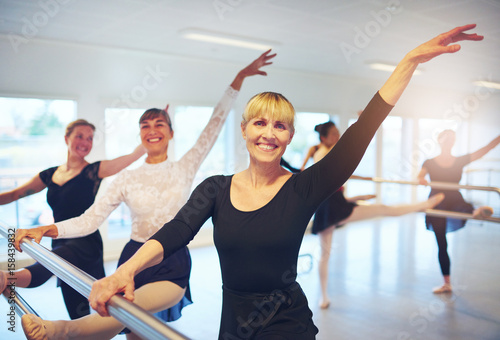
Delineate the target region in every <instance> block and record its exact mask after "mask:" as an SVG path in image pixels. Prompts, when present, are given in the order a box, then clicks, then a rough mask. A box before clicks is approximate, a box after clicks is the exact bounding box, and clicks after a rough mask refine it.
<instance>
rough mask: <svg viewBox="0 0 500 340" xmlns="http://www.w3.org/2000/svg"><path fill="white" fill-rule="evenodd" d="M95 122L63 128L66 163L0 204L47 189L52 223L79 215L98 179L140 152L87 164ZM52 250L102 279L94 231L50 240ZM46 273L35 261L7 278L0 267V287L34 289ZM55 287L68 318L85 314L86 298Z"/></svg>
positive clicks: (100, 252)
mask: <svg viewBox="0 0 500 340" xmlns="http://www.w3.org/2000/svg"><path fill="white" fill-rule="evenodd" d="M94 131H95V126H94V125H93V124H91V123H89V122H87V121H86V120H84V119H78V120H75V121H74V122H71V123H69V124H68V126H67V127H66V133H65V135H64V140H65V142H66V144H67V146H68V155H67V160H66V163H65V164H63V165H60V166H55V167H52V168H49V169H47V170H44V171H42V172H40V173H39V174H37V175H36V176H34V177H33V178H32V179H31V180H29V181H28V182H27V183H25V184H23V185H21V186H19V187H17V188H15V189H13V190H11V191H8V192H4V193H1V194H0V204H8V203H11V202H14V201H17V200H19V199H21V198H23V197H26V196H29V195H33V194H35V193H38V192H40V191H42V190H43V189H45V188H47V202H48V204H49V205H50V207H51V208H52V212H53V216H54V221H55V222H59V221H63V220H66V219H68V218H72V217H75V216H79V215H81V214H82V213H83V212H84V211H85V210H87V208H88V207H90V206H91V205H92V203H94V199H95V196H96V194H97V190H98V189H99V186H100V184H101V181H102V179H103V178H105V177H108V176H113V175H115V174H116V173H118V172H119V171H120V170H122V169H124V168H125V167H127V166H129V165H130V164H132V163H133V162H134V161H136V160H137V159H139V158H140V157H141V156H142V155H144V153H145V149H144V148H143V147H142V145H139V146H138V147H137V148H136V149H135V150H134V151H133V152H132V153H131V154H129V155H126V156H122V157H118V158H116V159H113V160H104V161H97V162H94V163H92V164H89V163H88V162H87V161H86V160H85V157H86V156H87V155H88V154H89V153H90V151H91V150H92V145H93V138H94ZM52 251H53V252H54V253H56V254H57V255H59V256H61V257H62V258H64V259H65V260H67V261H69V262H70V263H72V264H74V265H75V266H77V267H78V268H80V269H82V270H83V271H85V272H86V273H88V274H90V275H92V276H94V277H96V278H101V277H104V264H103V258H102V257H103V249H102V239H101V234H100V233H99V231H95V232H94V233H92V234H90V235H88V236H85V237H78V238H70V239H65V240H53V241H52ZM52 275H53V274H52V273H51V272H50V271H49V270H48V269H46V268H45V267H44V266H42V265H41V264H39V263H38V262H37V263H35V264H33V265H31V266H28V267H26V268H23V269H20V270H17V271H15V275H14V276H12V275H11V274H10V273H8V272H3V271H0V291H3V290H4V289H5V287H6V285H7V284H10V283H12V282H14V284H15V285H16V287H23V288H34V287H38V286H40V285H42V284H43V283H45V282H47V281H48V280H49V279H50V278H51V277H52ZM58 286H60V287H61V291H62V294H63V298H64V303H65V305H66V309H67V310H68V314H69V316H70V318H71V319H76V318H79V317H82V316H85V315H88V314H89V313H90V306H89V303H88V300H87V298H85V297H84V296H82V295H81V294H80V293H78V292H77V291H76V290H74V289H73V288H71V287H70V286H69V285H67V284H66V283H65V282H63V281H61V280H58Z"/></svg>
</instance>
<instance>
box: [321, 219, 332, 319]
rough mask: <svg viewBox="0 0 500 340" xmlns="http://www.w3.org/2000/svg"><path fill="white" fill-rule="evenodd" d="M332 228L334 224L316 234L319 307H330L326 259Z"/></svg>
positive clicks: (327, 257)
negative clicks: (317, 238) (317, 240)
mask: <svg viewBox="0 0 500 340" xmlns="http://www.w3.org/2000/svg"><path fill="white" fill-rule="evenodd" d="M334 230H335V226H331V227H329V228H327V229H325V230H323V231H321V232H320V233H319V234H318V235H319V240H320V244H321V257H320V260H319V268H318V271H319V282H320V285H321V302H320V304H319V306H320V308H321V309H326V308H328V307H330V297H329V296H328V261H329V259H330V254H331V251H332V239H333V231H334Z"/></svg>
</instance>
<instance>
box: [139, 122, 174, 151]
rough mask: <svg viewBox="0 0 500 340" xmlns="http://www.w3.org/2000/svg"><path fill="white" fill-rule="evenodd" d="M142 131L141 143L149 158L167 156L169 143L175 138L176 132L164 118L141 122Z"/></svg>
mask: <svg viewBox="0 0 500 340" xmlns="http://www.w3.org/2000/svg"><path fill="white" fill-rule="evenodd" d="M140 131H141V142H142V145H143V146H144V147H145V148H146V151H147V153H148V156H161V155H166V154H167V150H168V143H169V141H170V140H171V139H172V137H173V136H174V132H173V131H172V130H171V129H170V126H169V124H168V122H167V121H166V120H165V118H164V117H163V116H161V115H160V116H158V117H156V118H152V119H146V120H143V121H141V123H140Z"/></svg>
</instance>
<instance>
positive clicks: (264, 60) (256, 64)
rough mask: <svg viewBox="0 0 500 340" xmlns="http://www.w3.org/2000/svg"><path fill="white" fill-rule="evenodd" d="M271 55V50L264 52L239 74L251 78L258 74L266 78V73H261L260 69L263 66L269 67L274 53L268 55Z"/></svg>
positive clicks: (274, 55)
mask: <svg viewBox="0 0 500 340" xmlns="http://www.w3.org/2000/svg"><path fill="white" fill-rule="evenodd" d="M269 53H271V50H267V51H266V52H264V53H262V54H261V55H260V57H258V58H257V59H255V60H254V61H252V63H251V64H250V65H248V66H247V67H245V68H244V69H243V70H241V71H240V74H241V75H243V76H245V77H248V76H253V75H256V74H260V75H262V76H267V73H266V72H264V71H261V70H260V68H261V67H263V66H267V65H271V64H272V62H270V61H269V60H271V59H273V58H274V57H276V53H274V54H269Z"/></svg>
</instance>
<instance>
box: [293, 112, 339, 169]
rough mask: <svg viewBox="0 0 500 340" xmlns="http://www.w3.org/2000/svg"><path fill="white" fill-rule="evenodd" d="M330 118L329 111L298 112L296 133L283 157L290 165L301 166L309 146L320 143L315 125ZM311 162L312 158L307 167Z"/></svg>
mask: <svg viewBox="0 0 500 340" xmlns="http://www.w3.org/2000/svg"><path fill="white" fill-rule="evenodd" d="M329 120H331V118H330V116H329V115H328V114H327V113H312V112H297V115H296V117H295V134H294V136H293V139H292V142H291V143H290V145H289V146H288V147H287V150H286V152H285V154H284V155H283V158H284V159H285V160H286V161H287V162H288V163H290V165H292V166H294V167H296V168H300V166H301V165H302V162H303V161H304V158H305V157H306V154H307V151H308V150H309V148H310V147H311V146H313V145H317V144H318V143H319V135H318V133H317V132H316V131H314V127H315V126H316V125H318V124H322V123H325V122H327V121H329ZM311 164H312V160H309V163H308V164H307V165H306V167H308V166H310V165H311Z"/></svg>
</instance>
